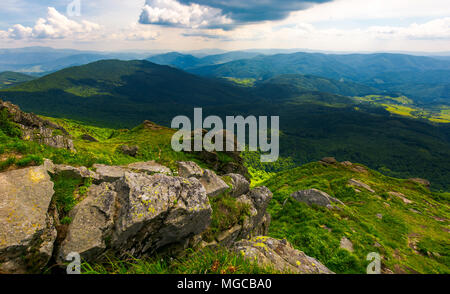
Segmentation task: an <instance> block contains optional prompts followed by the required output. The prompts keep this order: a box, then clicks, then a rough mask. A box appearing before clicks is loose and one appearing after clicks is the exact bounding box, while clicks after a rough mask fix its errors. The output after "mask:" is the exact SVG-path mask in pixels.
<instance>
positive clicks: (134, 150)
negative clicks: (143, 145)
mask: <svg viewBox="0 0 450 294" xmlns="http://www.w3.org/2000/svg"><path fill="white" fill-rule="evenodd" d="M119 150H120V152H122V153H123V154H125V155H129V156H131V157H136V156H137V154H138V152H139V146H128V145H122V146H120V147H119Z"/></svg>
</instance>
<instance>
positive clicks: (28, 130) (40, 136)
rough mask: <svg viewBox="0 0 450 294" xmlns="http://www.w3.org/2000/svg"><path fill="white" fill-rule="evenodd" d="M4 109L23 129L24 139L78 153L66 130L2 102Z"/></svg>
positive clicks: (0, 109) (0, 103)
mask: <svg viewBox="0 0 450 294" xmlns="http://www.w3.org/2000/svg"><path fill="white" fill-rule="evenodd" d="M3 109H6V110H7V112H8V113H9V114H10V116H11V119H12V121H13V122H15V123H16V124H18V126H19V127H20V128H21V130H22V139H24V140H28V141H35V142H38V143H39V144H45V145H48V146H51V147H55V148H61V149H68V150H71V151H76V150H75V147H74V145H73V141H72V139H71V138H70V135H69V133H68V132H67V131H66V130H65V129H64V128H62V127H60V126H58V125H56V124H54V123H52V122H50V121H48V120H45V119H42V118H40V117H38V116H36V115H34V114H32V113H26V112H23V111H21V110H20V108H19V106H17V105H14V104H12V103H10V102H3V101H1V100H0V111H2V110H3Z"/></svg>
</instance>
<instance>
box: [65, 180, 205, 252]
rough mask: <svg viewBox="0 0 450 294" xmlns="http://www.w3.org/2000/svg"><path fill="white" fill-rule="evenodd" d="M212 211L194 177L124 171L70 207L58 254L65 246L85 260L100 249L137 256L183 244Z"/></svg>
mask: <svg viewBox="0 0 450 294" xmlns="http://www.w3.org/2000/svg"><path fill="white" fill-rule="evenodd" d="M211 214H212V210H211V206H210V204H209V201H208V198H207V196H206V191H205V189H204V188H203V186H202V185H201V184H200V182H199V181H198V180H196V179H189V180H186V179H184V178H181V177H169V176H166V175H163V174H156V175H153V176H150V175H146V174H137V173H128V172H127V173H126V174H125V176H124V177H122V178H121V179H119V180H118V181H116V182H115V183H103V184H101V185H99V186H94V187H92V188H91V189H90V191H89V194H88V197H87V198H86V199H85V200H83V201H82V202H81V203H80V204H78V205H77V206H76V207H75V209H74V210H73V211H72V217H73V222H72V223H71V224H70V226H69V229H68V234H67V238H66V239H65V240H64V241H63V243H62V246H61V249H60V251H59V253H58V258H60V259H63V258H64V257H65V256H66V255H67V254H68V253H70V252H79V253H80V254H81V256H82V257H83V258H84V259H85V260H89V261H92V260H96V259H98V258H99V257H100V256H101V255H102V254H103V253H105V252H108V253H113V254H114V255H115V256H117V257H121V256H123V257H126V256H127V255H130V254H132V255H133V256H134V257H136V258H139V257H141V256H144V255H145V254H151V253H154V252H157V251H159V250H162V249H164V248H167V247H174V248H176V247H182V248H185V246H187V244H188V242H189V240H190V239H191V238H193V237H194V236H196V235H199V234H200V233H202V232H203V231H204V230H205V229H206V228H207V227H208V226H209V224H210V220H211Z"/></svg>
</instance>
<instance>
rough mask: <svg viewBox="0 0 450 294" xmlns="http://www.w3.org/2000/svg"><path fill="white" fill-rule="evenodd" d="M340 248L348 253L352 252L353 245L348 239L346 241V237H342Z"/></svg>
mask: <svg viewBox="0 0 450 294" xmlns="http://www.w3.org/2000/svg"><path fill="white" fill-rule="evenodd" d="M340 247H341V248H342V249H346V250H348V251H350V252H353V251H354V250H353V243H352V242H351V241H350V240H349V239H347V237H342V239H341V243H340Z"/></svg>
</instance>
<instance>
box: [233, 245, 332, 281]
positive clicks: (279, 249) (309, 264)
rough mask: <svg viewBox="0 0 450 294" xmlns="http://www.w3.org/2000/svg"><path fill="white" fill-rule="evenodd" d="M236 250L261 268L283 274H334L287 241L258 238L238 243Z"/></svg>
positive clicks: (235, 246)
mask: <svg viewBox="0 0 450 294" xmlns="http://www.w3.org/2000/svg"><path fill="white" fill-rule="evenodd" d="M234 250H235V251H236V252H238V253H239V254H241V255H242V256H244V257H245V258H247V259H249V260H251V261H256V262H257V263H258V264H259V265H260V266H263V267H271V268H273V269H275V270H277V271H279V272H282V273H286V272H287V273H292V274H333V272H332V271H330V270H329V269H328V268H327V267H326V266H324V265H323V264H322V263H320V262H319V261H317V260H316V259H314V258H312V257H309V256H307V255H306V254H305V253H303V252H302V251H299V250H296V249H294V248H293V247H292V245H291V244H289V243H288V242H287V241H286V240H277V239H273V238H269V237H256V238H254V239H251V240H244V241H240V242H237V243H236V244H235V245H234Z"/></svg>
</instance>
